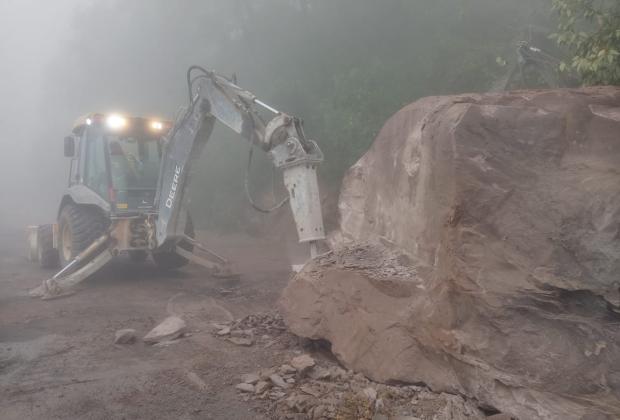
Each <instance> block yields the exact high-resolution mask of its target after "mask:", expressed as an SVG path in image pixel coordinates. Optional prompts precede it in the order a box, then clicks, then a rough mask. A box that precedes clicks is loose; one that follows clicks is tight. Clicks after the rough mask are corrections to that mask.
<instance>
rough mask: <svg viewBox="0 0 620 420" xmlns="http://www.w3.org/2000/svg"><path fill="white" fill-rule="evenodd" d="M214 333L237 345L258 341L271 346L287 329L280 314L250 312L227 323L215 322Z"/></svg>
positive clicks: (248, 344)
mask: <svg viewBox="0 0 620 420" xmlns="http://www.w3.org/2000/svg"><path fill="white" fill-rule="evenodd" d="M213 326H214V334H215V335H216V336H217V337H220V338H223V339H226V340H228V341H230V342H231V343H233V344H236V345H238V346H248V347H249V346H252V345H254V344H256V343H260V344H262V345H264V346H265V347H271V346H272V345H273V344H275V343H276V342H277V338H278V337H279V336H280V335H282V334H283V333H285V332H286V331H287V328H286V325H285V324H284V321H283V319H282V316H280V314H278V313H277V312H275V313H264V314H252V315H248V316H246V317H244V318H240V319H236V320H234V321H231V322H227V323H222V322H219V323H215V324H213Z"/></svg>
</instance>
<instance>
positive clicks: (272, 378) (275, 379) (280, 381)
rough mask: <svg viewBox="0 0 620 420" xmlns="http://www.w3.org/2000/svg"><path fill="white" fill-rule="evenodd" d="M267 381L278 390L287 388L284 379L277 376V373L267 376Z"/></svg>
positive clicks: (287, 385)
mask: <svg viewBox="0 0 620 420" xmlns="http://www.w3.org/2000/svg"><path fill="white" fill-rule="evenodd" d="M269 380H270V381H271V383H272V384H274V385H275V386H277V387H278V388H284V389H286V388H288V387H289V384H288V383H286V382H284V379H282V377H281V376H280V375H278V374H277V373H274V374H272V375H269Z"/></svg>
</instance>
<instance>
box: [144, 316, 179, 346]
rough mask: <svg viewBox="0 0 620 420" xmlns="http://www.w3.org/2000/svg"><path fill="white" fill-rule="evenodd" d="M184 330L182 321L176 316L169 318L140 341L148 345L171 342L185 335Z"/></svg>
mask: <svg viewBox="0 0 620 420" xmlns="http://www.w3.org/2000/svg"><path fill="white" fill-rule="evenodd" d="M186 328H187V327H186V325H185V321H183V319H181V318H179V317H178V316H169V317H168V318H166V319H164V320H163V321H162V322H161V323H160V324H159V325H158V326H156V327H155V328H153V329H152V330H151V331H150V332H149V333H148V334H147V335H145V336H144V338H143V339H142V340H143V341H144V342H145V343H149V344H155V343H159V342H164V341H172V340H175V339H177V338H179V337H181V336H182V335H183V334H184V333H185V330H186Z"/></svg>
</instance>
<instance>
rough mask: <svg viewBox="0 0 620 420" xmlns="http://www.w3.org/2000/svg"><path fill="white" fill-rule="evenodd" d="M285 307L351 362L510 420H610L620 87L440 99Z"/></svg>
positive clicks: (616, 344)
mask: <svg viewBox="0 0 620 420" xmlns="http://www.w3.org/2000/svg"><path fill="white" fill-rule="evenodd" d="M339 210H340V230H339V231H337V232H335V234H334V235H333V236H332V238H331V241H332V246H333V248H334V251H333V252H332V253H331V254H329V255H327V256H324V257H322V258H320V259H318V260H315V261H314V262H313V263H311V264H309V265H307V266H306V267H305V269H304V270H303V271H302V272H300V273H299V274H297V275H296V277H295V278H294V279H293V280H292V281H291V282H290V284H289V285H288V287H287V288H286V289H285V291H284V293H283V296H282V298H281V301H280V306H281V310H282V313H283V315H284V318H285V321H286V323H287V324H288V326H289V328H290V329H291V330H292V331H293V332H294V333H296V334H298V335H300V336H304V337H309V338H313V339H319V338H320V339H326V340H328V341H330V342H331V344H332V351H333V352H334V354H336V356H337V357H338V358H339V360H340V361H341V362H342V363H343V364H345V365H346V366H347V367H348V368H351V369H354V370H356V371H361V372H363V373H364V374H366V375H368V376H369V377H370V378H372V379H374V380H377V381H381V382H387V381H404V382H409V383H418V382H424V383H426V384H428V385H429V386H430V387H431V388H432V389H434V390H436V391H445V392H450V393H459V394H462V395H465V396H468V397H473V398H476V399H477V400H478V401H479V402H480V403H481V404H482V405H483V406H489V407H494V408H496V409H498V410H499V411H501V412H504V413H507V414H510V415H513V416H516V417H518V418H520V419H560V418H561V419H587V418H620V89H619V88H611V87H604V88H588V89H576V90H556V91H523V92H514V93H505V94H489V95H461V96H453V97H432V98H426V99H422V100H420V101H418V102H415V103H413V104H411V105H409V106H407V107H405V108H404V109H402V110H401V111H399V112H398V113H397V114H396V115H395V116H393V117H392V118H391V119H390V120H389V121H388V122H387V124H386V125H385V126H384V127H383V129H382V130H381V132H380V133H379V135H378V138H377V139H376V140H375V142H374V144H373V145H372V147H371V149H370V150H369V151H368V152H367V153H366V154H365V155H364V156H363V157H362V158H361V159H360V160H359V161H358V162H357V163H356V164H355V165H354V166H353V167H352V168H351V169H350V170H349V171H348V173H347V175H346V177H345V179H344V181H343V185H342V190H341V196H340V202H339Z"/></svg>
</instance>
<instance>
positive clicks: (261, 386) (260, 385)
mask: <svg viewBox="0 0 620 420" xmlns="http://www.w3.org/2000/svg"><path fill="white" fill-rule="evenodd" d="M270 387H271V385H270V384H269V382H266V381H258V382H257V383H256V385H254V390H255V392H256V393H257V394H262V393H264V392H265V391H267V390H268V389H269V388H270Z"/></svg>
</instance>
